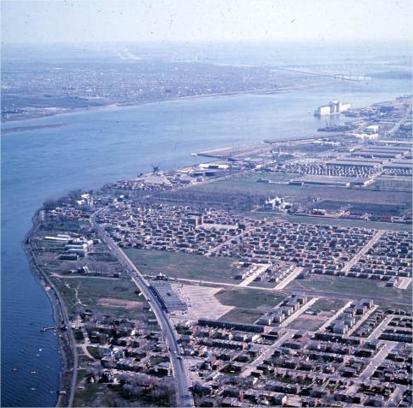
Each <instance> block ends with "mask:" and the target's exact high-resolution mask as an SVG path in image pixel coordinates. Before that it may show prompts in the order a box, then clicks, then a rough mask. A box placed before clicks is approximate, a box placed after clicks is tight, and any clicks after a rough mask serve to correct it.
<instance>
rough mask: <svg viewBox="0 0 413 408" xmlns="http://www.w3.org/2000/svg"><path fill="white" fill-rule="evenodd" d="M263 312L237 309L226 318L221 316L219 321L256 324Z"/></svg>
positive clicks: (227, 314)
mask: <svg viewBox="0 0 413 408" xmlns="http://www.w3.org/2000/svg"><path fill="white" fill-rule="evenodd" d="M262 315H263V313H262V312H259V311H256V310H250V309H242V308H238V307H237V308H235V309H233V310H231V311H229V312H228V313H226V314H225V315H224V316H221V317H220V318H219V320H221V321H223V322H237V323H247V324H253V323H255V322H256V321H257V320H258V319H259V318H260V317H261V316H262Z"/></svg>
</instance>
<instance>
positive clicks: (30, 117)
mask: <svg viewBox="0 0 413 408" xmlns="http://www.w3.org/2000/svg"><path fill="white" fill-rule="evenodd" d="M313 86H314V85H306V86H305V87H307V88H311V87H313ZM295 89H302V86H301V87H297V86H286V87H280V88H278V89H274V90H264V89H261V90H255V91H254V90H252V91H239V92H236V91H234V92H224V93H211V94H199V95H186V96H177V97H175V98H170V99H156V100H151V101H142V102H137V103H131V104H128V103H125V104H118V103H109V104H107V105H101V106H90V107H86V108H62V110H61V111H60V112H50V111H49V112H44V113H40V112H39V113H33V114H31V115H28V116H27V117H20V118H13V119H10V120H9V119H7V118H2V119H1V123H2V124H5V125H6V124H12V123H16V124H19V123H21V122H23V121H25V120H36V119H43V118H49V117H59V116H65V115H71V114H74V113H82V112H98V111H106V110H111V109H114V110H116V109H122V108H135V107H138V106H144V105H150V104H155V103H161V102H174V101H180V100H196V99H203V98H209V97H211V98H213V97H226V96H237V95H274V94H282V93H287V92H291V91H294V90H295ZM41 126H42V127H43V125H41ZM45 126H48V125H45ZM30 130H31V129H30ZM20 131H23V130H20V129H18V127H16V128H13V127H11V128H9V129H4V130H2V131H1V133H2V134H6V133H14V132H16V133H17V132H20Z"/></svg>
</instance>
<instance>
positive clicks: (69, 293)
mask: <svg viewBox="0 0 413 408" xmlns="http://www.w3.org/2000/svg"><path fill="white" fill-rule="evenodd" d="M53 281H54V283H55V285H56V287H57V288H58V290H59V292H60V294H61V295H62V296H63V298H64V301H65V304H66V305H67V308H68V311H69V313H73V312H76V310H79V309H82V308H83V309H91V310H93V311H94V312H99V313H102V314H110V315H113V316H122V317H125V318H133V319H143V320H146V319H152V318H153V314H152V313H151V312H147V311H144V310H143V306H144V305H146V303H145V300H144V298H142V297H139V296H138V295H137V294H136V293H135V290H137V287H136V285H134V284H133V283H132V282H131V281H130V280H128V279H122V280H120V279H105V278H94V277H86V278H84V277H82V278H70V279H64V278H56V277H54V278H53Z"/></svg>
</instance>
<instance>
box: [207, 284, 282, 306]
mask: <svg viewBox="0 0 413 408" xmlns="http://www.w3.org/2000/svg"><path fill="white" fill-rule="evenodd" d="M215 297H216V298H217V299H218V300H219V301H220V302H221V303H222V304H224V305H228V306H235V307H238V308H241V309H249V310H251V309H256V308H258V307H263V306H264V307H267V308H273V307H274V306H275V305H277V304H278V303H280V302H281V301H282V300H283V299H284V298H285V296H283V295H281V294H278V293H277V294H276V295H275V294H274V293H271V292H268V291H260V290H259V289H248V288H239V289H238V288H234V289H222V290H221V291H220V292H218V293H217V294H216V295H215Z"/></svg>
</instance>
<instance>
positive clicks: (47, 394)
mask: <svg viewBox="0 0 413 408" xmlns="http://www.w3.org/2000/svg"><path fill="white" fill-rule="evenodd" d="M410 92H411V84H410V80H404V81H402V80H399V81H382V82H378V80H377V81H371V82H370V83H357V84H351V83H348V82H341V81H337V83H336V84H335V85H334V86H330V87H327V88H319V89H314V88H312V89H308V90H307V89H300V90H295V91H291V92H287V93H279V94H273V95H235V96H234V95H233V96H222V97H218V96H215V97H203V98H193V99H182V100H174V101H168V102H160V103H150V104H146V105H141V106H136V107H127V108H116V107H113V108H107V109H101V110H94V111H85V112H76V113H70V114H64V115H59V116H54V117H47V118H39V119H32V120H25V121H19V122H9V123H5V124H3V125H2V128H3V129H10V128H13V127H29V126H35V128H31V129H28V130H23V131H22V130H21V129H20V130H18V131H16V132H10V133H7V134H4V135H3V136H2V141H1V147H2V152H1V155H2V161H1V171H2V243H1V254H2V260H1V266H2V286H1V290H2V334H1V336H2V338H1V340H2V353H1V360H2V362H1V364H2V406H3V407H4V406H53V405H55V403H56V401H57V394H56V391H57V390H58V388H59V384H58V380H59V376H58V374H59V370H60V367H61V360H60V356H59V353H58V343H57V339H56V337H55V335H54V333H53V332H52V331H48V332H46V333H41V332H40V329H41V328H42V327H43V326H50V325H53V316H52V310H51V306H50V303H49V300H48V298H47V297H46V295H45V293H44V291H43V289H42V287H41V286H40V285H39V284H38V283H37V281H36V280H35V279H34V277H33V276H32V273H31V272H30V269H29V265H28V262H27V259H26V257H25V254H24V252H23V249H22V246H21V243H22V241H23V239H24V236H25V234H27V232H28V231H29V230H30V228H31V218H32V216H33V214H34V213H35V211H36V210H37V209H38V208H39V207H40V206H41V205H42V203H43V202H44V201H45V200H47V199H49V198H58V197H59V196H61V195H63V194H65V193H67V192H68V191H70V190H72V189H77V188H81V189H86V190H87V189H92V188H97V187H99V186H101V185H102V184H104V183H106V182H111V181H116V180H119V179H123V178H131V177H134V176H135V175H136V174H137V173H140V172H149V171H151V170H152V165H158V164H159V165H160V169H161V170H162V169H168V168H176V167H179V166H183V165H188V164H191V163H195V162H200V161H201V160H204V159H202V158H200V157H198V158H194V157H191V153H193V152H199V151H202V150H208V149H213V148H218V147H224V146H230V145H231V146H236V145H241V144H245V143H255V142H261V141H263V140H264V139H286V138H291V139H293V138H298V137H303V136H311V135H314V134H316V129H317V128H319V127H320V126H324V125H325V119H321V120H320V119H317V118H314V117H313V111H314V109H315V108H317V106H319V105H321V104H324V103H327V102H329V101H330V100H331V99H339V100H341V101H343V102H348V103H350V104H351V105H352V106H365V105H369V104H371V103H375V102H381V101H385V100H390V99H392V98H394V97H397V96H400V95H404V94H406V93H410ZM43 125H44V126H45V127H42V126H43ZM51 125H62V126H60V127H52V126H51Z"/></svg>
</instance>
